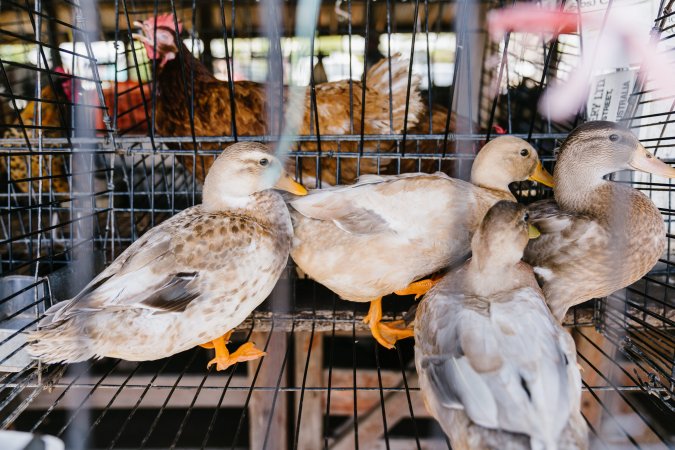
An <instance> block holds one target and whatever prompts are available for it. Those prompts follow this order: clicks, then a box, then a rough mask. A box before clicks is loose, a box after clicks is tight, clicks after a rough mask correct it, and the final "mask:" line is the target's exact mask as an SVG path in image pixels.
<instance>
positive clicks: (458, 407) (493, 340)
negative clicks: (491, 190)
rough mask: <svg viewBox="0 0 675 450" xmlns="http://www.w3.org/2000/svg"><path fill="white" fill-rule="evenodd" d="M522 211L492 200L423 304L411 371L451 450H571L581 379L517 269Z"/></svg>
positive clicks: (527, 274) (566, 342) (577, 444)
mask: <svg viewBox="0 0 675 450" xmlns="http://www.w3.org/2000/svg"><path fill="white" fill-rule="evenodd" d="M538 234H539V232H538V231H537V229H536V228H534V227H533V226H532V225H530V224H529V223H528V214H527V208H526V207H525V206H522V205H518V204H517V203H513V202H508V201H500V202H498V203H497V204H495V205H494V206H493V207H492V208H491V209H490V210H489V211H488V213H487V214H486V215H485V218H484V219H483V222H482V223H481V225H480V227H479V229H478V230H477V231H476V233H475V234H474V236H473V239H472V242H471V250H472V256H471V259H470V260H469V261H467V262H466V263H464V264H463V265H462V266H461V267H459V268H457V269H455V270H452V271H451V272H449V273H448V274H447V275H446V276H444V277H443V279H442V280H441V281H440V282H439V283H438V284H436V285H435V286H434V287H433V288H432V289H431V290H430V291H429V292H428V293H427V295H426V296H425V297H424V299H423V300H422V302H421V304H420V305H419V307H418V309H417V314H416V317H415V366H416V368H417V373H418V375H419V383H420V389H421V392H422V396H423V398H424V402H425V405H426V407H427V409H428V410H429V412H430V413H431V415H433V416H434V417H435V418H436V420H438V422H439V423H440V425H441V428H443V431H444V432H445V433H446V434H447V435H448V437H449V438H450V441H451V443H452V448H453V449H456V450H469V449H470V450H478V449H496V448H498V449H504V450H515V449H523V450H525V449H527V450H530V449H548V450H552V449H562V448H565V449H581V448H586V447H587V435H588V432H587V430H586V425H585V422H584V421H583V418H581V416H580V412H579V407H580V401H581V376H580V373H579V368H578V366H577V365H576V363H575V362H576V351H575V346H574V341H573V340H572V338H571V337H570V335H569V334H568V333H567V332H565V330H564V329H563V328H562V326H560V325H559V324H558V322H557V321H556V320H555V318H554V317H553V316H552V315H551V312H550V311H549V309H548V308H547V307H546V302H545V300H544V295H543V293H542V291H541V289H540V288H539V286H538V285H537V281H536V279H535V277H534V273H533V271H532V267H530V266H528V265H527V264H525V263H524V262H522V261H521V258H522V256H523V250H524V249H525V246H526V245H527V242H528V239H529V238H536V237H537V236H538Z"/></svg>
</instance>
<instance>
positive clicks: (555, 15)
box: [487, 3, 579, 40]
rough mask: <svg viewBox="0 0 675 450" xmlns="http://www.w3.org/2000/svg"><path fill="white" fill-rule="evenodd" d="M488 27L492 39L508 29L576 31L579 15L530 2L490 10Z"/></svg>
mask: <svg viewBox="0 0 675 450" xmlns="http://www.w3.org/2000/svg"><path fill="white" fill-rule="evenodd" d="M487 22H488V29H489V30H490V35H491V36H492V38H493V39H495V40H496V39H500V38H501V37H502V36H503V35H504V33H506V32H508V31H518V32H523V33H551V34H553V35H554V36H557V35H559V34H567V33H576V32H577V30H578V22H579V16H578V15H577V14H574V13H566V12H563V11H560V10H552V9H544V8H542V7H540V6H537V5H534V4H530V3H520V4H517V5H514V6H512V7H510V8H502V9H499V10H494V11H490V12H489V13H488V17H487Z"/></svg>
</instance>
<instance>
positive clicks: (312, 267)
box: [290, 136, 552, 348]
mask: <svg viewBox="0 0 675 450" xmlns="http://www.w3.org/2000/svg"><path fill="white" fill-rule="evenodd" d="M528 178H531V179H534V180H536V181H541V182H544V183H546V184H550V183H551V181H552V179H551V176H550V175H549V174H548V173H547V172H546V171H545V170H544V169H543V168H542V166H541V163H540V162H539V157H538V155H537V152H536V150H535V149H534V148H532V146H531V145H529V144H528V143H527V142H525V141H524V140H522V139H519V138H515V137H511V136H503V137H499V138H497V139H495V140H493V141H491V142H489V143H488V144H486V145H485V146H484V147H483V149H482V150H481V151H480V152H479V153H478V155H477V157H476V160H475V162H474V165H473V168H472V172H471V183H468V182H466V181H462V180H457V179H453V178H449V177H448V176H446V175H445V174H442V173H436V174H433V175H428V174H420V173H413V174H404V175H394V176H374V175H369V176H363V177H362V178H361V180H360V181H359V182H358V183H356V184H354V185H350V186H338V187H334V188H329V189H323V190H315V191H312V192H311V193H310V195H307V196H305V197H302V198H296V199H294V200H292V201H291V202H290V206H291V215H292V218H293V226H294V231H295V238H294V240H293V248H292V249H291V256H292V257H293V260H294V261H295V263H296V264H297V265H298V267H299V268H300V269H301V270H302V271H303V272H305V273H306V274H307V275H309V276H310V277H311V278H313V279H315V280H316V281H318V282H319V283H321V284H323V285H325V286H326V287H328V288H329V289H331V290H333V291H334V292H335V293H337V294H338V295H340V296H341V297H342V298H344V299H346V300H351V301H355V302H371V304H370V311H369V313H368V316H367V317H366V319H365V321H366V322H367V323H369V325H370V329H371V331H372V334H373V337H375V339H377V341H378V342H379V343H380V344H382V345H383V346H385V347H387V348H392V347H393V346H394V344H395V342H396V341H397V340H398V339H402V338H405V337H409V336H412V331H411V330H409V329H402V328H401V324H400V323H394V324H390V325H389V324H386V323H382V322H381V318H382V296H384V295H388V294H391V293H392V292H397V293H400V294H407V293H415V294H418V295H419V294H422V293H424V292H425V291H426V290H427V289H429V287H430V285H431V284H432V283H431V282H428V281H426V280H425V281H422V282H418V283H416V284H413V285H412V286H410V285H411V283H412V282H414V281H415V280H418V279H420V278H422V277H425V276H428V275H430V274H432V273H434V272H436V271H438V270H440V269H443V268H446V267H448V266H452V265H454V264H457V263H458V262H461V261H463V260H464V259H465V258H466V257H467V254H468V253H469V251H470V242H471V236H472V235H473V231H474V230H475V229H476V227H477V226H478V225H479V224H480V221H481V219H482V218H483V215H484V214H485V213H486V212H487V210H488V209H489V208H490V207H491V206H492V205H493V204H495V203H496V202H498V201H499V200H503V199H508V200H515V198H514V197H513V194H511V192H510V191H509V184H510V183H512V182H514V181H522V180H526V179H528ZM409 286H410V287H409Z"/></svg>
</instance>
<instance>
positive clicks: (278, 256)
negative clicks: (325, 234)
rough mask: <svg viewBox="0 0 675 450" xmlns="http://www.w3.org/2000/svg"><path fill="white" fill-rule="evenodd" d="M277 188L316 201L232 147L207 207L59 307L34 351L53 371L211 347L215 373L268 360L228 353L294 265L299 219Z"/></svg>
mask: <svg viewBox="0 0 675 450" xmlns="http://www.w3.org/2000/svg"><path fill="white" fill-rule="evenodd" d="M273 188H278V189H283V190H287V191H290V192H293V193H295V194H299V195H304V194H306V193H307V191H306V190H305V189H304V187H302V186H301V185H299V184H298V183H296V182H294V181H293V180H291V179H290V178H289V177H288V175H286V174H285V173H284V170H283V167H282V164H281V162H280V161H279V160H278V159H277V158H276V157H275V155H274V153H273V152H272V151H271V150H270V149H268V148H267V147H265V146H263V145H262V144H258V143H238V144H234V145H232V146H230V147H228V148H227V149H226V150H225V151H224V152H223V153H222V154H221V155H220V156H219V157H218V158H217V159H216V161H215V162H214V164H213V167H212V169H211V170H210V172H209V173H208V176H207V177H206V181H205V183H204V191H203V203H202V204H201V205H197V206H194V207H191V208H188V209H186V210H184V211H182V212H180V213H179V214H176V215H175V216H173V217H172V218H170V219H169V220H167V221H165V222H163V223H161V224H160V225H158V226H156V227H154V228H153V229H151V230H150V231H148V232H147V233H146V234H144V235H143V236H142V237H141V238H140V239H138V240H137V241H136V242H134V243H133V244H132V245H131V246H130V247H129V248H128V249H127V250H126V251H124V252H123V253H122V254H121V255H120V256H119V257H118V258H117V259H116V260H115V261H114V262H113V263H112V264H111V265H110V266H109V267H108V268H107V269H106V270H104V271H103V272H102V273H101V274H100V275H99V276H97V277H96V278H95V279H94V280H93V281H92V282H91V283H89V284H88V285H87V287H85V288H84V290H83V291H82V292H80V293H79V294H78V295H77V296H76V297H74V298H73V299H72V300H70V301H65V302H62V303H59V304H57V305H54V306H53V307H52V308H50V309H49V310H48V311H47V313H46V316H45V317H44V318H43V320H42V321H41V322H40V324H39V329H38V331H36V332H34V333H33V334H32V335H31V336H30V340H31V341H32V342H31V344H30V345H29V347H28V349H29V352H30V353H31V354H32V355H34V356H36V357H38V358H40V359H42V360H43V361H45V362H47V363H57V362H68V363H71V362H77V361H83V360H86V359H89V358H100V357H104V356H108V357H113V358H122V359H126V360H132V361H142V360H154V359H159V358H164V357H167V356H170V355H173V354H175V353H178V352H181V351H184V350H187V349H189V348H191V347H194V346H195V345H198V344H202V343H205V342H211V345H212V346H213V347H215V350H216V357H215V358H214V359H213V360H211V361H210V362H209V366H210V365H211V364H214V363H215V364H216V367H217V369H218V370H223V369H225V368H227V367H228V366H229V365H231V364H234V363H235V362H239V361H246V360H250V359H255V358H258V357H260V356H262V355H263V354H264V353H263V352H261V351H260V350H258V349H256V348H255V346H254V345H253V344H252V343H250V342H249V343H246V344H244V345H243V346H241V347H240V348H239V349H238V350H237V351H236V352H234V353H232V354H229V353H228V350H227V348H226V346H225V344H226V342H227V339H228V338H229V335H230V333H231V330H232V329H233V328H235V327H236V326H237V325H238V324H240V323H241V322H242V321H243V320H244V319H245V318H246V317H247V316H248V315H249V314H250V313H251V312H252V311H253V309H255V308H256V307H257V306H258V305H259V304H260V303H261V302H262V301H263V300H265V298H266V297H267V296H268V295H269V293H270V292H271V291H272V288H273V287H274V285H275V284H276V282H277V279H278V278H279V276H280V275H281V272H282V270H283V269H284V267H285V265H286V263H287V260H288V254H289V250H290V247H291V238H292V233H293V231H292V226H291V219H290V216H289V213H288V209H287V208H286V205H285V203H284V200H283V199H282V197H281V195H280V194H279V193H277V192H275V191H273V190H272V189H273ZM224 333H226V334H225V335H224V336H223V334H224Z"/></svg>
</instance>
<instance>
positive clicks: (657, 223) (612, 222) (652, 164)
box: [525, 122, 675, 320]
mask: <svg viewBox="0 0 675 450" xmlns="http://www.w3.org/2000/svg"><path fill="white" fill-rule="evenodd" d="M625 169H633V170H640V171H642V172H648V173H652V174H655V175H659V176H663V177H668V178H673V177H675V168H672V167H670V166H668V165H667V164H665V163H663V162H662V161H659V160H658V159H656V158H655V157H654V155H652V154H651V153H649V152H648V151H647V150H645V148H644V147H643V146H642V144H640V142H639V141H638V140H637V138H636V137H635V136H634V135H633V134H632V133H631V132H630V131H629V130H627V129H626V128H623V127H621V126H619V125H618V124H615V123H612V122H589V123H586V124H583V125H581V126H579V127H577V128H576V129H574V130H573V131H572V133H570V135H569V136H568V137H567V139H566V140H565V141H564V143H563V145H562V146H561V148H560V152H559V156H558V161H557V163H556V166H555V172H554V178H555V189H554V193H555V200H547V201H541V202H537V203H534V204H532V205H531V207H530V215H531V216H532V223H534V224H535V226H536V227H537V228H539V229H540V230H541V233H542V236H541V238H539V239H537V240H536V241H532V242H531V243H530V244H529V245H528V246H527V249H526V250H525V261H527V262H528V263H529V264H530V265H532V266H533V267H534V271H535V273H536V274H537V279H538V281H539V283H540V285H541V286H542V289H543V290H544V295H545V296H546V301H547V302H548V305H549V307H550V308H551V311H553V314H554V315H555V316H556V317H557V318H558V320H562V319H563V318H564V316H565V313H566V312H567V309H568V308H570V307H571V306H573V305H576V304H579V303H582V302H584V301H586V300H590V299H592V298H596V297H604V296H606V295H609V294H611V293H612V292H615V291H617V290H619V289H621V288H624V287H626V286H628V285H630V284H632V283H634V282H635V281H637V280H639V279H640V278H642V276H643V275H645V274H646V273H647V272H648V271H649V270H650V269H651V268H652V267H654V265H655V264H656V262H657V261H658V259H659V257H660V256H661V255H662V254H663V251H664V250H665V247H666V229H665V225H664V222H663V218H662V217H661V214H660V213H659V210H658V208H657V207H656V206H655V205H654V203H652V201H651V200H650V199H649V198H648V197H647V196H646V195H644V194H643V193H641V192H640V191H638V190H635V189H633V188H631V187H630V186H628V185H626V184H620V183H615V182H612V181H607V180H604V179H603V177H604V176H605V175H608V174H610V173H612V172H617V171H619V170H625Z"/></svg>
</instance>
